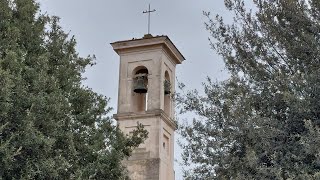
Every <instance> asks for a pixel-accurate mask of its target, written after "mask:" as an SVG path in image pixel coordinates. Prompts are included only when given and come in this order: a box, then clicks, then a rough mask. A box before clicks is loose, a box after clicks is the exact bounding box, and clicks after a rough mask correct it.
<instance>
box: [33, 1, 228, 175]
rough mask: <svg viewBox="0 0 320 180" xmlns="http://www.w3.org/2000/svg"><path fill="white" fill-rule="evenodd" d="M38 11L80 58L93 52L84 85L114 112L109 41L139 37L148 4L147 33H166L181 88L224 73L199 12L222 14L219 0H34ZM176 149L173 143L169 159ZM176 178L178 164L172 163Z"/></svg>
mask: <svg viewBox="0 0 320 180" xmlns="http://www.w3.org/2000/svg"><path fill="white" fill-rule="evenodd" d="M39 1H40V3H41V10H42V12H47V13H48V14H50V15H56V16H59V17H60V18H61V20H60V25H61V26H62V27H63V29H64V30H65V31H66V32H70V34H71V35H75V37H76V39H77V42H78V44H77V50H78V52H79V54H80V55H81V56H87V55H92V54H94V55H95V56H96V57H97V61H96V62H97V65H96V66H94V67H91V68H89V69H88V70H87V72H86V74H85V76H86V77H87V78H88V79H87V80H86V81H85V82H84V84H85V85H87V86H89V87H90V88H92V89H93V90H94V91H96V92H98V93H100V94H103V95H105V96H107V97H110V98H111V103H110V106H111V107H113V108H114V109H115V110H116V107H117V93H118V73H119V57H118V55H117V54H116V53H115V52H114V51H113V49H112V47H111V46H110V43H111V42H114V41H120V40H128V39H132V38H141V37H143V35H144V34H146V33H147V15H146V14H143V13H142V12H143V11H144V10H147V8H148V4H149V3H151V9H156V12H154V13H152V15H151V34H152V35H167V36H169V38H170V39H171V40H172V42H173V43H174V44H175V45H176V47H177V48H178V49H179V50H180V52H181V53H182V54H183V55H184V57H185V58H186V61H184V62H183V64H181V65H178V66H177V74H176V76H177V77H178V80H179V81H180V82H183V83H185V84H186V86H187V88H189V89H193V88H197V89H200V88H201V83H202V82H204V81H205V78H206V76H209V77H211V78H212V79H217V80H222V79H225V77H226V76H227V75H226V73H225V72H223V70H224V64H223V61H222V59H221V58H220V57H218V56H217V55H216V54H215V53H214V51H213V50H211V49H210V46H209V41H208V37H209V33H208V32H207V31H206V30H205V27H204V22H205V21H206V17H204V16H203V14H202V12H203V11H211V12H212V13H219V14H226V13H225V9H224V5H223V0H197V1H195V0H161V1H155V0H90V1H89V0H39ZM180 153H181V149H180V148H179V147H178V145H177V144H176V145H175V158H176V159H178V160H179V159H181V158H180ZM175 171H176V180H180V179H182V178H181V176H182V175H181V167H180V166H179V165H178V164H177V163H176V165H175Z"/></svg>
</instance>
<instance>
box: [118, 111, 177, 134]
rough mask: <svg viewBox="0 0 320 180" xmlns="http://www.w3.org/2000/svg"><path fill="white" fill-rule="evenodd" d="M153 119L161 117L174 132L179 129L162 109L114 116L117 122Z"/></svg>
mask: <svg viewBox="0 0 320 180" xmlns="http://www.w3.org/2000/svg"><path fill="white" fill-rule="evenodd" d="M152 117H160V118H161V119H162V120H163V121H164V122H165V123H166V124H168V125H169V126H170V127H172V128H173V129H174V130H176V129H177V124H176V122H175V121H174V120H173V119H172V118H170V117H169V116H168V115H167V114H166V113H165V112H164V111H163V110H162V109H157V110H150V111H146V112H144V113H132V112H131V113H120V114H114V115H113V118H114V119H115V120H117V121H122V120H128V119H132V120H134V119H144V118H152Z"/></svg>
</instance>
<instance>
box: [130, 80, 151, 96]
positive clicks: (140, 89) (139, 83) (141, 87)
mask: <svg viewBox="0 0 320 180" xmlns="http://www.w3.org/2000/svg"><path fill="white" fill-rule="evenodd" d="M133 91H134V92H135V93H139V94H141V93H147V92H148V89H147V87H146V85H145V82H144V76H138V77H137V80H136V81H135V84H134V89H133Z"/></svg>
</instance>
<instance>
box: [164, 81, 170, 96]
mask: <svg viewBox="0 0 320 180" xmlns="http://www.w3.org/2000/svg"><path fill="white" fill-rule="evenodd" d="M170 89H171V84H170V81H168V80H164V94H165V95H167V94H170V93H171V91H170Z"/></svg>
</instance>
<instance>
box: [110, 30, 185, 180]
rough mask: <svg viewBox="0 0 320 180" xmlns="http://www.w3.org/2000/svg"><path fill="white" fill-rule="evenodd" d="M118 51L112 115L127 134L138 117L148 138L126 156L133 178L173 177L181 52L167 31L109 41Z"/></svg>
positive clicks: (156, 179) (171, 179) (169, 179)
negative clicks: (115, 102) (174, 96)
mask: <svg viewBox="0 0 320 180" xmlns="http://www.w3.org/2000/svg"><path fill="white" fill-rule="evenodd" d="M111 45H112V47H113V49H114V51H115V52H116V53H117V54H118V55H119V56H120V71H119V92H118V109H117V114H115V115H114V118H115V119H116V120H117V121H118V123H119V127H120V129H121V130H122V131H123V132H124V133H126V134H130V132H132V131H133V130H134V129H135V128H136V126H137V122H139V123H142V124H143V125H144V127H145V129H146V130H147V131H148V132H149V137H148V139H147V140H146V141H145V142H144V143H143V144H141V145H140V146H139V147H138V148H136V149H135V150H134V152H133V154H132V156H131V157H130V158H129V159H127V160H125V162H124V163H125V165H126V166H127V168H128V170H129V176H130V178H131V179H132V180H174V170H173V164H174V157H173V155H174V131H175V130H176V128H177V126H176V123H175V121H174V114H175V113H174V104H173V99H172V94H173V92H174V87H175V68H176V65H177V64H181V63H182V61H184V60H185V59H184V57H183V55H182V54H181V53H180V52H179V50H178V49H177V48H176V47H175V45H174V44H173V43H172V42H171V40H170V39H169V38H168V36H156V37H153V36H152V35H150V34H147V35H145V36H144V37H143V38H141V39H132V40H127V41H117V42H114V43H111Z"/></svg>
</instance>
